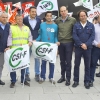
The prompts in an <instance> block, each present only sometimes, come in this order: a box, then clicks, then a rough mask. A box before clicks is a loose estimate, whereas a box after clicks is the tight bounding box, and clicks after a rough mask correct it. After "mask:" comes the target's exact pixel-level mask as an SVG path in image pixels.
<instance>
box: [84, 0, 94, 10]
mask: <svg viewBox="0 0 100 100" xmlns="http://www.w3.org/2000/svg"><path fill="white" fill-rule="evenodd" d="M82 4H83V6H84V7H85V8H88V9H90V10H92V9H93V0H82Z"/></svg>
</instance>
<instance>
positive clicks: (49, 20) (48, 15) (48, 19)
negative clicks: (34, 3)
mask: <svg viewBox="0 0 100 100" xmlns="http://www.w3.org/2000/svg"><path fill="white" fill-rule="evenodd" d="M45 19H46V21H47V22H51V21H52V14H51V13H47V15H46V16H45Z"/></svg>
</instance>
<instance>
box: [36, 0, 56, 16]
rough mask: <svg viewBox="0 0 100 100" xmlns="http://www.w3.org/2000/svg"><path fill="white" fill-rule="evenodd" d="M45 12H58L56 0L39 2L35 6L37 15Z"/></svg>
mask: <svg viewBox="0 0 100 100" xmlns="http://www.w3.org/2000/svg"><path fill="white" fill-rule="evenodd" d="M46 11H58V3H57V0H41V1H40V2H39V4H38V6H37V15H38V16H39V15H41V14H42V13H44V12H46Z"/></svg>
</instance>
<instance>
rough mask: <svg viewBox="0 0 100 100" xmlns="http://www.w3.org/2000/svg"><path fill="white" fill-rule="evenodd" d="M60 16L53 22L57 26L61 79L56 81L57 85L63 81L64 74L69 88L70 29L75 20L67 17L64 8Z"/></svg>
mask: <svg viewBox="0 0 100 100" xmlns="http://www.w3.org/2000/svg"><path fill="white" fill-rule="evenodd" d="M60 14H61V17H59V18H58V19H57V20H56V21H55V22H56V24H57V25H58V32H59V33H58V41H59V42H60V46H59V48H58V49H59V55H60V65H61V78H60V79H59V80H58V83H62V82H63V81H65V73H66V83H65V85H66V86H69V85H70V79H71V60H72V51H73V45H74V43H73V39H72V29H73V25H74V24H75V22H76V19H75V18H73V17H69V16H68V10H67V8H66V7H65V6H62V7H60Z"/></svg>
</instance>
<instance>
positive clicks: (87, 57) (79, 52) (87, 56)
mask: <svg viewBox="0 0 100 100" xmlns="http://www.w3.org/2000/svg"><path fill="white" fill-rule="evenodd" d="M81 57H83V58H84V65H85V70H84V71H85V74H84V83H86V82H89V81H90V61H91V48H90V49H87V50H83V49H82V48H81V47H75V61H74V63H75V65H74V81H76V82H79V67H80V62H81Z"/></svg>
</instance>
